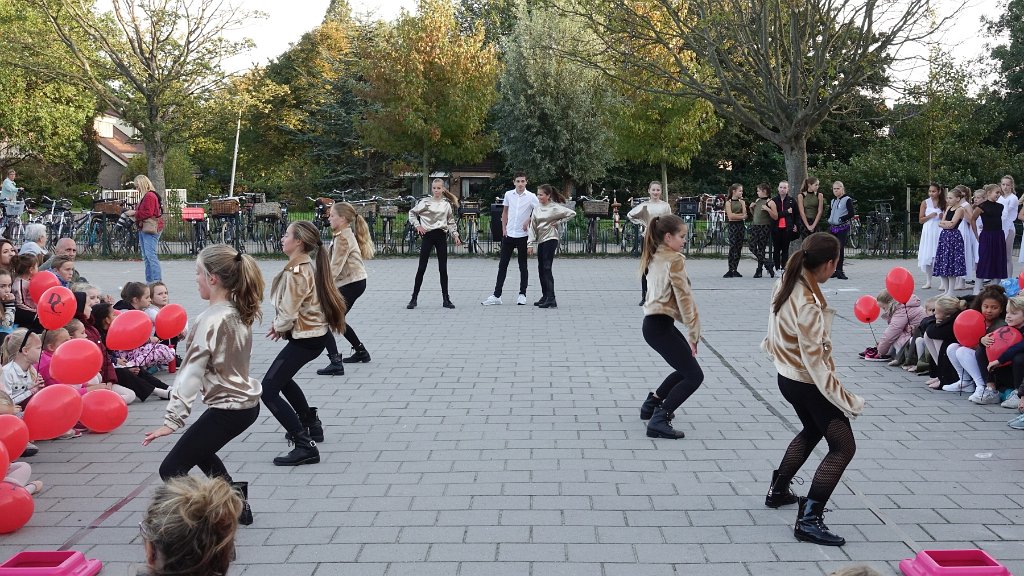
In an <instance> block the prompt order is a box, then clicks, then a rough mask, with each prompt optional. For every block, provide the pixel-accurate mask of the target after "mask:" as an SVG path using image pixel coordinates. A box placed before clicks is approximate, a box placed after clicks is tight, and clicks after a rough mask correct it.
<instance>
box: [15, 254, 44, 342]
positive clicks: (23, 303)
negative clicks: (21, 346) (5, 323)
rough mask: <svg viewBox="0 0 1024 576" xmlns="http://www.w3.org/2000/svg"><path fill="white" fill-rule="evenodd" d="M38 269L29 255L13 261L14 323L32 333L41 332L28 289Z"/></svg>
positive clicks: (33, 301) (34, 302)
mask: <svg viewBox="0 0 1024 576" xmlns="http://www.w3.org/2000/svg"><path fill="white" fill-rule="evenodd" d="M38 268H39V264H38V263H37V262H36V259H35V257H34V256H32V255H31V254H23V255H19V256H18V257H16V258H15V259H14V275H15V278H14V283H13V284H12V286H11V290H12V291H13V292H14V305H15V308H14V323H15V324H17V325H18V326H22V327H26V328H29V329H30V330H32V331H33V332H42V331H43V327H42V325H40V324H39V318H38V317H36V301H35V300H33V299H32V292H31V291H30V290H29V289H28V287H29V284H30V283H31V282H32V277H33V276H35V275H36V273H37V272H38Z"/></svg>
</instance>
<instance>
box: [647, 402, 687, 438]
mask: <svg viewBox="0 0 1024 576" xmlns="http://www.w3.org/2000/svg"><path fill="white" fill-rule="evenodd" d="M671 420H672V418H671V417H670V416H669V414H668V412H665V409H664V408H663V407H661V406H658V407H657V408H655V409H654V414H652V415H651V421H650V422H648V423H647V437H648V438H668V439H669V440H678V439H680V438H685V437H686V434H683V431H682V430H676V429H675V428H673V427H672V422H671Z"/></svg>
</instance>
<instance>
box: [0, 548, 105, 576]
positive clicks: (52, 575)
mask: <svg viewBox="0 0 1024 576" xmlns="http://www.w3.org/2000/svg"><path fill="white" fill-rule="evenodd" d="M102 568H103V562H100V561H99V560H90V559H87V558H86V557H85V555H84V554H82V553H81V552H75V551H74V550H67V551H65V552H59V551H56V550H54V551H38V552H19V553H17V554H15V555H14V556H11V558H10V559H8V560H7V562H4V563H3V564H0V576H93V575H94V574H99V572H100V570H101V569H102Z"/></svg>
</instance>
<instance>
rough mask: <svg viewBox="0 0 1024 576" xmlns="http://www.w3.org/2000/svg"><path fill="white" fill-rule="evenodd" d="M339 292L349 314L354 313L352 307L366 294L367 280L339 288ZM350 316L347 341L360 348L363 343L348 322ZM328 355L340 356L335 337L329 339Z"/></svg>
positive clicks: (346, 328) (346, 333)
mask: <svg viewBox="0 0 1024 576" xmlns="http://www.w3.org/2000/svg"><path fill="white" fill-rule="evenodd" d="M338 291H339V292H341V297H342V298H344V299H345V307H346V308H347V309H348V311H349V312H351V311H352V307H353V306H355V305H356V300H358V299H359V297H360V296H362V295H363V292H366V279H365V278H364V279H362V280H357V281H356V282H350V283H348V284H345V285H344V286H338ZM348 319H349V316H348V315H347V314H346V315H345V340H348V343H349V344H351V345H352V347H353V348H358V347H359V346H361V345H362V344H363V343H362V342H360V341H359V336H356V331H355V330H353V329H352V324H350V323H349V321H348ZM327 353H328V354H330V355H332V356H337V355H338V343H337V341H335V340H334V337H333V336H332V337H331V338H328V339H327Z"/></svg>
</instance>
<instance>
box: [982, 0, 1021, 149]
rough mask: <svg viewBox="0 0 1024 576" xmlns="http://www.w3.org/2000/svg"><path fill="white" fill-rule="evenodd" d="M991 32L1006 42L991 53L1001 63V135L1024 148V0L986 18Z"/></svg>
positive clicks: (1008, 5)
mask: <svg viewBox="0 0 1024 576" xmlns="http://www.w3.org/2000/svg"><path fill="white" fill-rule="evenodd" d="M985 23H986V24H987V27H988V34H989V36H991V37H993V38H1000V39H1001V38H1006V41H1005V42H1003V43H1000V44H998V45H996V46H994V47H992V51H991V56H992V59H993V60H995V61H996V62H997V63H998V64H999V71H1000V72H1001V74H1002V76H1001V78H1000V80H1001V81H1000V88H1001V89H1002V94H1000V97H999V99H998V101H1000V103H1001V104H1002V106H1001V107H1002V108H1003V110H1004V113H1005V119H1004V120H1003V122H1002V123H1001V125H1000V126H999V135H1000V136H1001V137H1005V138H1008V139H1009V140H1010V142H1011V143H1012V144H1013V146H1014V147H1015V148H1016V149H1017V150H1022V149H1024V128H1022V127H1024V0H1009V2H1007V3H1006V10H1005V12H1003V14H1002V15H1001V16H1000V17H999V18H997V19H995V20H991V19H988V18H985Z"/></svg>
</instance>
